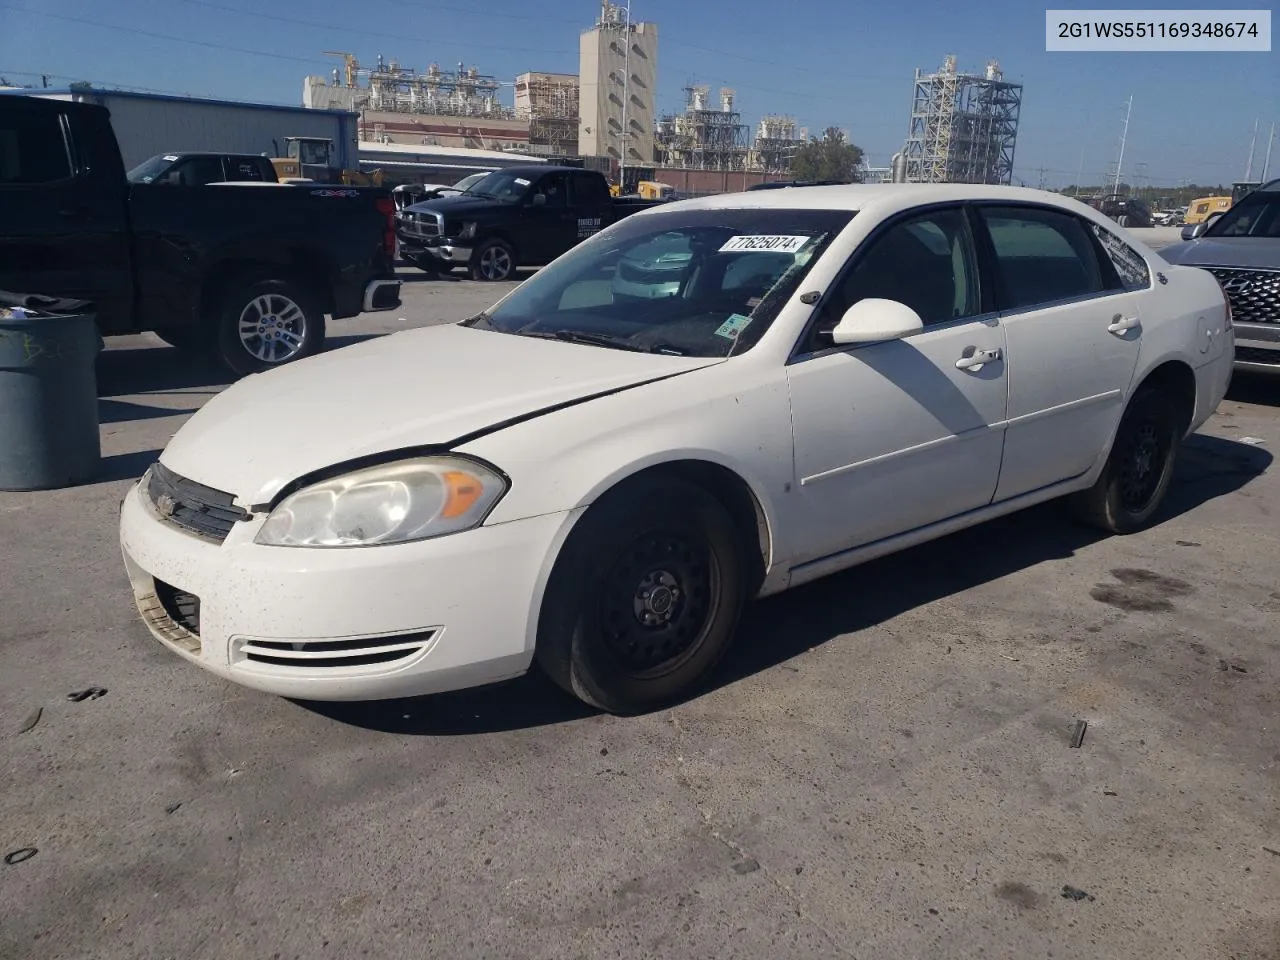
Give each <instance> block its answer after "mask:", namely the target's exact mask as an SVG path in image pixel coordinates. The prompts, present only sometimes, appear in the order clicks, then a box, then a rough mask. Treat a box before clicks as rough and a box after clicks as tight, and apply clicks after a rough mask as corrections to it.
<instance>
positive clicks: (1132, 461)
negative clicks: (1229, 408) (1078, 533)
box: [1073, 388, 1183, 534]
mask: <svg viewBox="0 0 1280 960" xmlns="http://www.w3.org/2000/svg"><path fill="white" fill-rule="evenodd" d="M1176 411H1177V405H1176V403H1175V401H1174V398H1172V397H1170V396H1169V395H1168V394H1166V393H1163V392H1161V391H1159V390H1153V389H1149V388H1144V389H1140V390H1139V391H1138V393H1137V394H1136V395H1135V396H1134V398H1133V400H1132V401H1130V403H1129V407H1128V409H1127V410H1125V413H1124V416H1123V418H1121V420H1120V426H1119V428H1118V429H1117V430H1116V437H1115V441H1114V443H1113V444H1112V446H1111V453H1110V455H1109V456H1108V458H1107V464H1106V466H1105V467H1104V468H1103V470H1102V474H1101V475H1100V476H1099V477H1098V480H1097V482H1096V483H1094V485H1093V486H1092V487H1090V488H1089V489H1088V490H1085V491H1083V492H1082V493H1080V494H1077V495H1076V496H1075V498H1074V499H1073V506H1074V508H1075V511H1076V513H1077V515H1078V516H1079V517H1080V518H1081V519H1082V520H1084V521H1086V522H1087V523H1091V524H1093V525H1094V526H1098V527H1101V528H1102V529H1104V530H1108V531H1110V532H1112V533H1122V534H1123V533H1135V532H1136V531H1138V530H1141V529H1143V528H1145V527H1147V526H1148V525H1150V523H1151V520H1152V519H1153V518H1154V517H1155V515H1156V513H1157V511H1159V509H1160V505H1161V504H1162V503H1163V502H1164V498H1165V494H1166V493H1167V492H1168V490H1169V483H1170V481H1171V480H1172V479H1173V468H1174V464H1175V462H1176V460H1177V454H1178V447H1179V445H1180V443H1181V440H1182V431H1183V424H1182V422H1181V419H1180V418H1179V417H1178V415H1177V412H1176Z"/></svg>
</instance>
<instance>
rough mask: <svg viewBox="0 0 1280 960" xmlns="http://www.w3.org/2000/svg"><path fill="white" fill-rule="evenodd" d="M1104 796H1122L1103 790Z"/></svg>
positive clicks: (1112, 791)
mask: <svg viewBox="0 0 1280 960" xmlns="http://www.w3.org/2000/svg"><path fill="white" fill-rule="evenodd" d="M1102 795H1103V796H1104V797H1118V796H1120V794H1118V793H1116V792H1115V791H1114V790H1103V791H1102Z"/></svg>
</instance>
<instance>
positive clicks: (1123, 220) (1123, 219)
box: [1116, 213, 1129, 227]
mask: <svg viewBox="0 0 1280 960" xmlns="http://www.w3.org/2000/svg"><path fill="white" fill-rule="evenodd" d="M1116 223H1118V224H1119V225H1120V226H1122V227H1127V226H1129V215H1128V214H1127V213H1122V214H1120V216H1119V217H1118V218H1117V219H1116Z"/></svg>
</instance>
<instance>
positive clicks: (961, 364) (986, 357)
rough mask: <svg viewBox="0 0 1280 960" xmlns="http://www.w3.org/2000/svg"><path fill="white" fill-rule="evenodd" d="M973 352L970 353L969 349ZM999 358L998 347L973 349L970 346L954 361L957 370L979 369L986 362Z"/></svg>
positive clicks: (992, 361)
mask: <svg viewBox="0 0 1280 960" xmlns="http://www.w3.org/2000/svg"><path fill="white" fill-rule="evenodd" d="M970 350H972V351H973V352H972V353H970V352H969V351H970ZM999 359H1000V348H999V347H996V348H994V349H992V350H975V349H974V348H973V347H970V348H969V349H968V350H966V351H965V353H964V356H962V357H961V358H960V359H959V360H957V361H956V369H957V370H981V369H982V368H983V367H985V366H986V365H987V364H988V363H995V362H996V361H997V360H999Z"/></svg>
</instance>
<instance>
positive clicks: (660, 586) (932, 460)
mask: <svg viewBox="0 0 1280 960" xmlns="http://www.w3.org/2000/svg"><path fill="white" fill-rule="evenodd" d="M1232 344H1233V340H1232V329H1231V325H1230V316H1229V312H1228V308H1227V304H1226V300H1225V298H1224V296H1223V293H1222V291H1221V289H1220V288H1219V286H1218V284H1217V282H1216V281H1215V280H1214V278H1213V277H1212V276H1211V275H1210V274H1209V273H1207V272H1205V271H1202V270H1198V269H1193V268H1187V267H1178V266H1172V265H1170V264H1168V263H1166V262H1165V261H1163V260H1162V259H1161V258H1160V257H1159V256H1158V255H1157V254H1155V253H1153V252H1152V251H1151V250H1149V249H1148V248H1146V247H1144V246H1142V245H1141V244H1138V243H1136V242H1134V241H1133V239H1132V238H1131V237H1130V236H1129V235H1128V234H1122V233H1121V232H1118V231H1117V229H1116V228H1115V226H1114V224H1112V223H1111V221H1109V220H1107V219H1106V218H1104V217H1102V216H1101V215H1100V214H1098V213H1096V212H1095V211H1094V210H1092V209H1090V208H1089V207H1087V206H1084V205H1083V204H1080V203H1077V202H1075V201H1072V200H1068V199H1066V198H1064V197H1060V196H1056V195H1052V194H1047V193H1042V192H1039V191H1033V190H1023V189H1013V188H1005V187H983V186H959V185H955V186H924V185H906V184H901V185H876V186H836V187H811V188H802V189H793V190H778V191H759V192H749V193H744V194H733V195H727V196H719V197H712V198H706V199H700V200H690V201H683V202H678V203H673V204H667V205H663V206H661V207H656V208H654V209H652V210H648V211H645V212H642V213H638V214H635V215H633V216H631V217H628V218H626V219H624V220H622V221H620V222H619V223H617V224H615V225H614V226H612V227H610V228H609V229H607V230H605V231H603V232H601V233H600V234H598V235H597V236H595V237H593V238H591V239H590V240H588V241H586V242H585V243H583V244H581V245H580V246H578V247H576V248H575V249H573V250H572V251H571V252H569V253H568V254H566V255H565V256H563V257H561V258H560V259H559V260H557V261H556V262H555V263H554V264H552V265H551V266H549V267H547V268H546V269H544V270H543V271H541V272H540V273H538V274H537V275H536V276H534V277H533V278H532V279H530V280H527V281H526V282H525V283H523V284H522V285H520V286H519V287H517V288H516V289H515V290H514V291H512V292H511V293H510V294H508V295H507V296H506V297H505V298H504V299H502V300H500V301H499V302H498V303H497V304H496V305H494V306H493V307H492V308H491V309H489V310H487V311H486V312H484V313H482V314H479V315H477V316H475V317H472V318H470V319H468V320H466V321H463V322H462V323H459V324H456V325H448V326H436V327H430V328H426V329H420V330H412V331H407V332H404V333H399V334H395V335H393V336H390V337H386V338H384V339H379V340H374V341H370V342H367V343H364V344H360V345H357V346H352V347H348V348H345V349H342V350H338V351H334V352H331V353H327V354H324V355H320V356H317V357H314V358H311V359H307V360H303V361H301V362H299V363H296V364H291V365H289V366H288V367H284V368H281V369H279V370H275V371H272V372H269V373H264V374H258V375H254V376H250V377H248V378H247V379H245V380H243V381H241V382H240V383H237V384H236V385H234V386H232V387H231V388H230V389H228V390H226V391H225V392H223V393H222V394H220V395H219V396H217V397H215V398H214V399H213V400H212V401H210V402H209V403H208V404H207V405H206V406H205V407H204V408H203V409H202V410H201V411H200V412H198V413H197V414H196V415H195V416H193V417H192V418H191V420H190V421H189V422H188V423H187V424H186V425H185V426H183V428H182V429H181V430H180V431H179V432H178V434H177V435H176V436H175V437H174V438H173V441H172V442H171V443H170V444H169V446H168V447H167V449H165V451H164V453H163V454H162V456H161V457H160V460H159V462H158V463H157V464H155V465H154V466H153V467H152V468H151V469H150V471H148V473H147V474H146V475H145V476H144V477H143V478H142V480H141V481H140V482H139V483H138V484H137V485H135V486H134V487H133V488H132V489H131V490H130V491H129V494H128V496H127V498H126V499H125V501H124V503H123V505H122V508H121V517H120V538H121V545H122V548H123V553H124V558H125V563H126V566H127V568H128V573H129V577H130V580H131V582H132V585H133V590H134V593H135V595H136V599H137V604H138V608H139V610H140V612H141V614H142V617H143V620H144V621H145V623H146V625H147V627H148V628H149V629H150V631H151V632H152V634H154V635H155V637H156V638H157V639H158V640H159V641H160V642H161V643H163V644H164V645H165V646H167V647H169V648H170V649H171V650H173V651H174V652H176V653H178V654H179V655H181V656H183V657H185V658H187V659H188V660H190V661H191V662H192V663H194V664H196V665H198V666H200V667H204V668H205V669H207V670H210V671H212V672H214V673H216V674H219V675H221V676H223V677H226V678H228V679H230V680H233V681H235V682H237V683H241V684H244V685H246V686H249V687H254V688H257V689H259V690H264V691H269V692H272V693H276V694H280V695H284V696H289V697H297V698H303V699H312V700H357V699H380V698H388V697H400V696H410V695H418V694H426V693H432V692H437V691H444V690H451V689H457V688H461V687H467V686H474V685H478V684H483V683H489V682H493V681H499V680H503V679H507V678H511V677H515V676H517V675H519V674H522V673H524V672H525V671H527V670H528V669H530V667H531V666H532V664H533V663H534V662H535V661H536V662H537V663H538V664H539V665H540V666H541V668H542V669H543V670H544V671H545V672H546V673H547V674H549V675H550V676H551V677H552V678H553V679H554V680H555V681H556V682H557V683H559V684H560V685H561V686H563V687H564V688H566V689H568V690H570V691H572V692H573V693H575V694H577V695H578V696H579V697H581V698H583V699H584V700H586V701H588V702H590V703H592V704H595V705H597V706H599V707H601V708H603V709H605V710H609V711H614V712H633V711H642V710H647V709H652V708H654V707H656V706H658V705H661V704H664V703H669V702H671V701H672V700H674V699H676V698H680V697H683V696H687V695H689V694H690V692H691V691H693V690H695V689H696V688H697V687H698V685H699V684H700V682H702V681H704V680H705V679H706V678H707V676H708V674H709V673H710V672H711V671H712V669H713V668H714V667H715V665H716V664H717V662H718V661H719V660H720V659H721V657H722V656H723V655H724V654H725V652H726V650H727V649H728V648H729V646H730V643H731V641H732V639H733V636H734V633H735V630H736V628H737V625H738V617H739V612H740V611H741V610H742V608H743V605H744V604H745V603H746V602H748V601H749V600H750V599H751V598H753V597H758V596H764V595H768V594H773V593H777V592H779V591H782V590H785V589H787V588H788V587H793V586H796V585H798V584H801V583H804V582H806V581H809V580H813V579H815V578H817V577H821V576H824V575H826V574H829V573H832V572H834V571H837V570H843V569H845V568H847V567H851V566H853V565H855V564H858V563H862V562H863V561H866V560H869V559H872V558H874V557H878V556H881V555H883V554H886V553H890V552H892V551H895V550H901V549H903V548H904V547H909V546H911V545H913V544H917V543H920V542H921V541H925V540H929V539H932V538H934V537H938V536H941V535H943V534H946V533H949V532H951V531H954V530H957V529H959V528H961V527H967V526H970V525H973V524H977V523H981V522H983V521H985V520H989V519H991V518H992V517H996V516H999V515H1001V514H1006V513H1010V512H1012V511H1014V510H1019V509H1021V508H1023V507H1026V506H1030V505H1031V504H1035V503H1039V502H1041V501H1045V500H1049V499H1051V498H1054V497H1063V496H1066V495H1070V496H1071V500H1072V502H1073V503H1074V504H1075V506H1076V507H1077V508H1078V510H1079V512H1080V514H1081V515H1082V516H1083V517H1084V518H1085V519H1087V520H1090V521H1092V522H1094V523H1097V524H1099V525H1101V526H1102V527H1104V528H1106V529H1108V530H1111V531H1114V532H1116V533H1127V532H1130V531H1134V530H1138V529H1140V528H1142V527H1143V526H1145V525H1147V524H1149V523H1151V522H1152V520H1153V517H1154V516H1156V513H1157V510H1158V508H1159V506H1160V504H1161V501H1162V499H1163V497H1164V495H1165V491H1166V489H1167V487H1168V485H1169V480H1170V475H1171V472H1172V469H1173V464H1174V457H1175V454H1176V452H1177V449H1178V446H1179V442H1180V441H1181V440H1182V438H1183V437H1184V436H1185V435H1186V434H1188V433H1189V432H1190V431H1192V430H1194V429H1196V428H1197V427H1199V426H1200V425H1201V424H1202V423H1204V421H1205V420H1206V419H1207V418H1208V417H1209V415H1210V413H1212V411H1213V410H1214V408H1215V407H1216V406H1217V404H1218V402H1219V401H1220V400H1221V399H1222V397H1223V395H1224V394H1225V392H1226V389H1227V385H1228V382H1229V379H1230V376H1231V369H1232V352H1233V345H1232Z"/></svg>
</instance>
